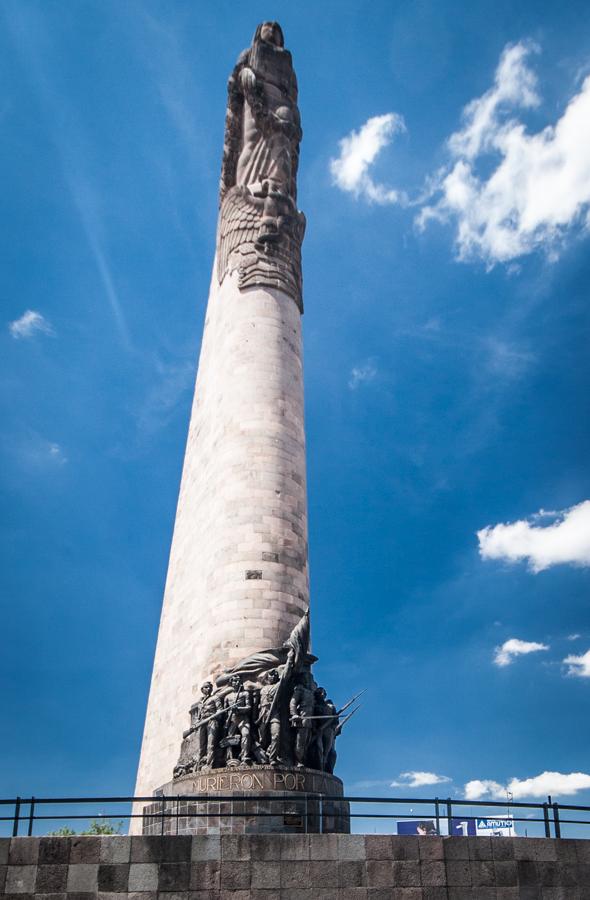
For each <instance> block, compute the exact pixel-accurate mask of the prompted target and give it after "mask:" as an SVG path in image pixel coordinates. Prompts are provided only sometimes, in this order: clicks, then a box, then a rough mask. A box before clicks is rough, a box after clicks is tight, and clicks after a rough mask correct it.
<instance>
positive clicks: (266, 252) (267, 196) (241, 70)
mask: <svg viewBox="0 0 590 900" xmlns="http://www.w3.org/2000/svg"><path fill="white" fill-rule="evenodd" d="M301 137H302V131H301V124H300V118H299V109H298V108H297V79H296V77H295V71H294V69H293V64H292V61H291V54H290V53H289V51H288V50H285V48H284V40H283V32H282V31H281V28H280V26H279V25H278V24H277V23H276V22H263V23H262V24H261V25H259V26H258V28H257V29H256V32H255V34H254V39H253V41H252V46H251V47H249V48H248V49H247V50H244V52H243V53H242V54H241V55H240V57H239V58H238V61H237V64H236V66H235V68H234V70H233V72H232V74H231V76H230V79H229V82H228V104H227V114H226V121H225V143H224V150H223V163H222V170H221V185H220V214H219V225H218V233H217V277H218V280H219V283H220V284H221V283H222V282H223V279H224V278H225V276H226V275H227V274H228V273H231V272H233V271H234V270H236V269H237V271H238V284H239V287H240V289H246V288H249V287H255V286H256V285H264V286H266V287H276V288H280V289H281V290H282V291H284V292H285V293H287V294H288V295H289V296H290V297H292V298H293V299H294V300H295V302H296V303H297V304H298V306H299V308H300V309H301V310H302V309H303V305H302V283H301V242H302V240H303V235H304V232H305V216H304V215H303V213H302V212H299V210H298V209H297V187H296V182H297V167H298V163H299V142H300V140H301Z"/></svg>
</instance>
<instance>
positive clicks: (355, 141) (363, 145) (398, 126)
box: [330, 113, 406, 205]
mask: <svg viewBox="0 0 590 900" xmlns="http://www.w3.org/2000/svg"><path fill="white" fill-rule="evenodd" d="M405 130H406V126H405V124H404V120H403V119H402V117H401V116H400V115H398V114H397V113H385V115H383V116H373V117H372V118H371V119H367V121H366V122H365V124H364V125H363V126H362V127H361V128H360V129H359V130H358V131H351V132H350V134H349V135H347V136H346V137H345V138H342V140H341V141H340V142H339V147H340V156H338V157H337V158H336V159H331V160H330V172H331V173H332V180H333V182H334V184H335V185H336V187H338V188H340V190H341V191H346V192H348V193H350V194H353V195H354V196H355V197H362V198H363V199H364V200H368V201H369V203H378V204H381V205H385V204H388V203H403V202H404V201H405V195H404V194H403V193H400V192H399V191H397V190H394V189H393V188H388V187H386V186H385V185H383V184H378V183H377V182H375V181H374V180H373V178H372V177H371V175H370V172H369V169H370V167H371V166H372V164H373V163H374V162H375V160H376V158H377V156H378V155H379V153H380V152H381V150H383V148H384V147H387V145H388V144H390V143H391V141H392V140H393V138H394V136H395V135H396V134H399V133H400V132H403V131H405Z"/></svg>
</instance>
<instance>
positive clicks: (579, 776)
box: [465, 772, 590, 800]
mask: <svg viewBox="0 0 590 900" xmlns="http://www.w3.org/2000/svg"><path fill="white" fill-rule="evenodd" d="M587 788H590V775H587V774H586V773H584V772H570V773H569V774H568V775H564V774H562V773H561V772H542V773H541V774H540V775H535V776H534V777H532V778H524V779H523V780H520V779H519V778H511V779H510V781H509V782H508V784H506V785H502V784H500V783H499V782H497V781H491V780H483V781H480V780H478V779H476V780H474V781H468V782H467V784H466V785H465V799H466V800H483V799H485V798H486V797H489V798H490V799H493V800H504V799H505V798H506V795H507V794H512V798H513V799H514V800H528V799H530V798H533V797H543V798H544V797H547V796H548V795H549V794H550V795H551V796H552V797H560V796H572V794H577V793H578V791H584V790H586V789H587Z"/></svg>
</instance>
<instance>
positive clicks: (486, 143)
mask: <svg viewBox="0 0 590 900" xmlns="http://www.w3.org/2000/svg"><path fill="white" fill-rule="evenodd" d="M536 50H537V48H536V46H535V45H534V44H532V43H530V42H520V43H518V44H515V45H511V46H510V45H509V46H507V47H506V48H505V50H504V52H503V53H502V56H501V58H500V62H499V64H498V68H497V70H496V75H495V80H494V85H493V87H491V88H490V89H489V90H488V91H486V93H485V94H483V96H481V97H478V98H477V99H475V100H472V101H471V103H469V104H468V105H467V106H466V107H465V109H464V111H463V119H464V125H463V128H462V129H461V130H460V131H457V132H456V133H455V134H453V135H451V137H450V138H449V141H448V149H449V153H450V156H451V163H450V165H449V166H448V167H447V168H445V169H443V170H442V171H441V172H440V173H439V175H438V177H437V179H435V180H434V187H435V189H434V191H433V195H434V196H437V199H436V202H435V203H433V204H431V205H427V206H425V207H424V208H423V209H422V210H421V212H420V213H419V215H418V217H417V219H416V222H417V225H418V227H419V228H421V229H423V228H424V227H425V226H426V225H427V224H428V223H429V222H430V221H432V220H436V221H439V222H453V223H454V224H455V225H456V242H457V250H458V257H459V259H461V260H467V259H473V258H480V259H483V260H484V261H485V262H486V263H487V264H488V265H489V266H493V265H494V264H495V263H498V262H504V263H507V262H510V261H511V260H515V259H517V258H518V257H521V256H524V255H525V254H528V253H531V252H532V251H533V250H535V249H543V250H544V251H545V252H546V253H547V254H548V256H549V258H555V257H556V256H557V254H558V251H559V248H560V245H561V243H562V241H563V240H564V238H565V237H566V235H567V234H568V233H569V231H571V229H572V227H573V226H575V225H577V224H579V225H581V226H582V227H588V224H589V221H590V219H589V208H590V158H589V156H588V153H587V152H586V148H587V146H588V144H589V143H590V77H588V78H586V79H585V81H584V83H583V85H582V88H581V90H580V91H579V92H578V93H577V94H575V95H574V96H573V97H572V98H571V99H570V101H569V103H568V104H567V107H566V109H565V111H564V113H563V115H562V116H561V118H559V119H558V120H557V121H556V122H555V124H554V125H549V126H547V127H546V128H544V129H543V130H542V131H539V132H537V133H535V134H529V133H527V130H526V128H525V126H524V124H523V123H522V121H521V120H520V119H519V118H518V117H516V116H515V115H514V113H515V112H516V111H517V110H526V109H530V108H532V107H535V106H538V105H539V103H540V99H539V96H538V93H537V84H536V76H535V74H534V72H533V71H532V70H531V68H530V67H529V65H528V59H529V57H530V55H531V53H533V52H535V51H536ZM498 155H499V156H500V162H499V163H498V164H497V165H495V166H494V168H493V170H492V172H491V174H489V175H488V174H483V173H482V170H483V167H484V166H485V167H487V168H488V169H489V164H490V160H494V159H495V158H497V156H498Z"/></svg>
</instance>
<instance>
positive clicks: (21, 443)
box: [7, 432, 68, 472]
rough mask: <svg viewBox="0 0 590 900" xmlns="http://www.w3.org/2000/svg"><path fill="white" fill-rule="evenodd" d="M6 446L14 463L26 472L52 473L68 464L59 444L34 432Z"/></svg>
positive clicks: (11, 441) (9, 442) (13, 440)
mask: <svg viewBox="0 0 590 900" xmlns="http://www.w3.org/2000/svg"><path fill="white" fill-rule="evenodd" d="M7 446H8V449H9V451H10V454H11V456H12V457H13V458H14V459H15V461H16V462H17V463H18V464H19V465H21V466H23V467H24V468H25V469H27V470H28V471H37V472H46V471H52V470H55V469H58V468H61V467H62V466H65V464H66V463H67V462H68V458H67V456H66V454H65V451H64V448H63V447H62V446H61V444H58V443H57V442H56V441H51V440H48V439H47V438H45V437H43V436H42V435H40V434H36V433H35V432H30V433H29V434H27V435H26V436H23V437H22V438H20V439H18V438H17V439H12V440H9V441H8V444H7Z"/></svg>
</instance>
